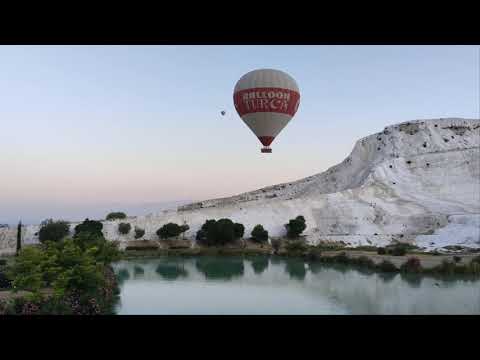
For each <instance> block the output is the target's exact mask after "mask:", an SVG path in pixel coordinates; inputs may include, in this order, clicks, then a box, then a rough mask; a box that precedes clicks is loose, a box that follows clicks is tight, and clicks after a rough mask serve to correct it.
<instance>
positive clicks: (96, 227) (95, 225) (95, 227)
mask: <svg viewBox="0 0 480 360" xmlns="http://www.w3.org/2000/svg"><path fill="white" fill-rule="evenodd" d="M102 229H103V224H102V223H101V222H100V221H95V220H89V219H88V218H87V219H85V221H84V222H82V223H81V224H78V225H77V226H75V235H74V236H78V234H80V233H82V232H85V233H89V234H92V235H97V236H103V233H102Z"/></svg>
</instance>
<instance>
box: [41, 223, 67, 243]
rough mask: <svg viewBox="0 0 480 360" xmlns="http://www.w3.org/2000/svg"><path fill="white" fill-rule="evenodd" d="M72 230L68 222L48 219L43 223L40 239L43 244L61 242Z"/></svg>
mask: <svg viewBox="0 0 480 360" xmlns="http://www.w3.org/2000/svg"><path fill="white" fill-rule="evenodd" d="M69 231H70V229H69V225H68V222H66V221H61V220H59V221H53V220H52V219H48V220H45V221H43V222H42V224H41V227H40V231H39V232H38V238H39V240H40V242H41V243H45V242H46V241H60V240H62V239H63V238H64V237H65V236H67V235H68V233H69Z"/></svg>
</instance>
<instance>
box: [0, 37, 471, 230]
mask: <svg viewBox="0 0 480 360" xmlns="http://www.w3.org/2000/svg"><path fill="white" fill-rule="evenodd" d="M265 67H267V68H276V69H279V70H283V71H286V72H287V73H289V74H290V75H292V76H293V77H294V78H295V79H296V80H297V82H298V84H299V87H300V91H301V104H300V108H299V111H298V112H297V114H296V116H295V117H294V119H293V120H292V121H291V122H290V123H289V125H288V126H287V127H286V128H285V129H284V130H283V131H282V133H281V134H280V135H279V136H278V137H277V139H276V140H275V142H274V143H273V145H272V148H273V153H272V154H261V153H260V143H259V141H258V140H257V139H256V138H255V136H254V135H253V134H252V133H251V132H250V130H249V129H248V128H247V127H246V125H244V124H243V122H242V121H241V120H240V118H239V117H238V115H237V114H236V113H235V109H234V107H233V103H232V90H233V87H234V85H235V83H236V81H237V80H238V79H239V78H240V76H242V75H243V74H244V73H246V72H248V71H250V70H253V69H256V68H265ZM221 110H226V111H227V115H226V116H225V117H222V116H220V111H221ZM478 114H479V49H478V47H476V46H0V125H1V132H0V171H1V172H0V223H2V222H5V223H9V222H10V223H12V222H15V221H16V220H17V219H18V218H20V217H21V218H22V219H24V220H25V221H26V222H38V221H40V220H41V219H43V218H46V217H50V216H53V217H64V218H67V219H76V218H83V217H86V216H91V217H95V216H101V214H100V213H99V211H102V212H103V211H106V210H105V209H108V208H111V207H112V208H119V209H120V210H122V208H125V209H131V208H132V209H133V207H135V210H132V211H135V212H136V213H137V214H140V213H142V211H141V206H140V208H139V204H144V203H155V204H156V203H160V202H164V201H167V202H168V201H175V200H190V199H191V200H197V199H198V200H200V199H206V198H211V197H220V196H228V195H234V194H237V193H240V192H244V191H248V190H253V189H255V188H258V187H261V186H266V185H271V184H274V183H279V182H283V181H289V180H295V179H298V178H301V177H304V176H308V175H312V174H314V173H317V172H320V171H323V170H325V169H326V168H328V167H329V166H332V165H334V164H336V163H338V162H340V161H342V160H343V158H345V157H346V156H347V155H348V153H349V152H350V151H351V149H352V147H353V144H354V142H355V141H356V140H357V139H358V138H360V137H363V136H366V135H369V134H371V133H374V132H377V131H380V130H382V129H383V128H384V127H385V126H387V125H390V124H393V123H396V122H401V121H407V120H412V119H425V118H437V117H468V118H478V117H479V115H478ZM112 204H113V205H112ZM99 208H101V209H102V210H98V209H99ZM146 208H147V207H146ZM151 210H152V209H151V206H150V207H149V208H148V211H151Z"/></svg>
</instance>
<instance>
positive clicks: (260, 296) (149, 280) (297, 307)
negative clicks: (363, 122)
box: [115, 257, 480, 314]
mask: <svg viewBox="0 0 480 360" xmlns="http://www.w3.org/2000/svg"><path fill="white" fill-rule="evenodd" d="M197 260H198V259H197V258H188V259H181V258H162V259H150V260H135V261H134V260H130V261H122V262H119V263H117V264H116V265H115V268H116V271H117V273H118V272H119V271H121V270H123V271H126V272H128V273H129V274H130V277H129V278H128V279H126V280H124V281H123V284H122V295H121V296H122V304H121V307H120V313H121V314H168V313H170V314H480V281H475V282H472V281H467V280H455V281H445V280H438V279H434V278H428V277H418V276H415V277H410V278H405V277H404V276H402V275H400V274H377V273H374V274H363V273H360V272H358V271H357V270H353V269H351V268H345V267H344V268H339V269H333V268H332V267H329V266H320V265H319V264H313V265H307V264H305V263H304V262H303V261H302V260H299V259H289V260H288V261H285V260H276V261H271V260H268V259H265V260H267V267H266V268H265V269H264V270H263V272H261V273H259V272H257V273H256V272H255V271H254V268H253V266H252V261H251V259H248V260H242V259H241V258H225V257H224V258H214V257H211V258H210V259H209V261H210V263H212V262H215V261H218V262H217V263H216V264H214V265H215V266H216V267H221V266H224V265H225V262H228V261H231V262H232V263H235V264H237V263H238V262H239V261H241V262H243V274H241V275H238V274H236V275H235V276H230V275H229V274H228V272H229V271H234V272H235V271H236V270H235V269H236V267H235V266H237V265H235V266H234V267H231V266H226V267H225V269H222V270H221V271H220V274H223V275H224V276H213V277H211V278H209V277H208V276H205V274H204V273H202V267H198V266H197V263H196V261H197ZM159 264H162V268H168V269H172V268H177V269H180V270H178V271H181V272H183V275H182V276H178V277H176V278H175V279H173V280H172V279H171V278H170V279H169V278H168V276H165V274H162V273H161V272H160V273H159V272H158V271H157V270H158V266H159ZM135 266H137V267H138V266H141V267H142V269H143V270H144V273H143V274H142V275H141V276H137V277H135V276H133V274H134V269H135ZM302 267H303V268H304V269H305V273H303V271H301V268H302ZM229 269H231V270H229ZM292 271H293V275H292Z"/></svg>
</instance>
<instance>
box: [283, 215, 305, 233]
mask: <svg viewBox="0 0 480 360" xmlns="http://www.w3.org/2000/svg"><path fill="white" fill-rule="evenodd" d="M285 228H286V229H287V237H289V238H291V239H293V238H296V237H298V236H300V234H301V233H302V232H303V230H305V229H306V228H307V225H306V224H305V218H304V217H303V216H301V215H299V216H297V217H296V218H295V219H291V220H290V221H289V222H288V224H285Z"/></svg>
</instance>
